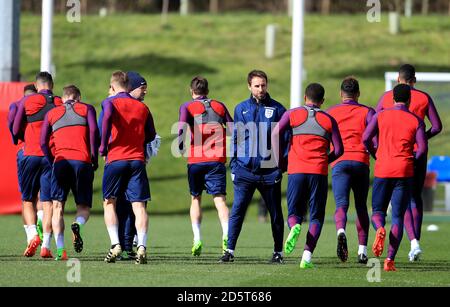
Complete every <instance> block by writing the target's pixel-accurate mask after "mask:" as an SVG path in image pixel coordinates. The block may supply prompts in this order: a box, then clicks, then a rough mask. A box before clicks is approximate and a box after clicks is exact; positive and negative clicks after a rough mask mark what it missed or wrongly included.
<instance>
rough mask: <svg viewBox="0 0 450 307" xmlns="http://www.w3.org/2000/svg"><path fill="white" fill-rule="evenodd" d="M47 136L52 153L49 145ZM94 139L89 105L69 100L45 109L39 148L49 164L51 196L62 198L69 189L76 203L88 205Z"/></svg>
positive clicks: (94, 161)
mask: <svg viewBox="0 0 450 307" xmlns="http://www.w3.org/2000/svg"><path fill="white" fill-rule="evenodd" d="M50 138H52V140H53V146H54V150H53V151H54V153H52V152H51V150H50V147H49V142H50ZM98 143H99V132H98V127H97V122H96V112H95V109H94V107H92V106H91V105H88V104H85V103H82V102H76V101H72V100H71V101H66V102H65V103H64V104H63V105H62V106H59V107H56V108H54V109H52V110H51V111H49V112H48V113H47V115H46V116H45V119H44V123H43V125H42V132H41V149H42V151H43V152H44V154H45V156H46V157H47V159H48V160H49V162H50V163H51V164H52V165H53V172H52V179H51V182H52V190H51V195H52V200H56V201H60V202H66V201H67V196H68V194H69V191H70V190H72V193H73V195H74V198H75V203H76V204H77V205H84V206H88V207H90V208H92V194H93V182H94V168H95V169H96V168H97V165H98V154H97V152H98Z"/></svg>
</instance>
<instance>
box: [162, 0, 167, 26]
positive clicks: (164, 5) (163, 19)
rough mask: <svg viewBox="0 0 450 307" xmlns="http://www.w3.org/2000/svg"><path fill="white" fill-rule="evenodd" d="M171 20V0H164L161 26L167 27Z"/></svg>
mask: <svg viewBox="0 0 450 307" xmlns="http://www.w3.org/2000/svg"><path fill="white" fill-rule="evenodd" d="M168 19H169V0H163V3H162V11H161V24H162V25H163V26H166V25H167V23H168V21H169V20H168Z"/></svg>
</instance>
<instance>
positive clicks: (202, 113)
mask: <svg viewBox="0 0 450 307" xmlns="http://www.w3.org/2000/svg"><path fill="white" fill-rule="evenodd" d="M232 122H233V118H232V117H231V115H230V113H229V112H228V110H227V108H226V107H225V105H224V104H223V103H221V102H218V101H215V100H211V99H208V97H200V98H198V99H196V100H194V101H190V102H187V103H185V104H183V105H182V106H181V107H180V116H179V144H180V149H181V150H182V151H184V140H183V138H184V136H185V133H186V132H187V128H188V127H189V129H190V132H191V142H190V145H191V146H190V152H189V155H188V181H189V189H190V193H191V195H192V196H194V197H198V196H201V195H202V193H203V191H204V190H205V189H206V192H207V193H208V194H210V195H226V191H227V179H226V173H227V171H226V167H225V163H226V160H227V158H226V136H227V135H226V131H225V128H224V126H226V125H227V123H232Z"/></svg>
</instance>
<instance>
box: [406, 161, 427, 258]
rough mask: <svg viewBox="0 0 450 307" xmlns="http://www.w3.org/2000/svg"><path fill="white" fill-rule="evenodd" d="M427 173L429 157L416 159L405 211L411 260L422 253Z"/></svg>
mask: <svg viewBox="0 0 450 307" xmlns="http://www.w3.org/2000/svg"><path fill="white" fill-rule="evenodd" d="M426 173H427V157H426V156H424V157H422V158H421V159H420V160H418V161H414V179H413V183H412V192H411V193H412V194H411V196H412V197H411V201H410V203H409V205H408V208H407V210H406V213H405V220H404V222H405V229H406V233H407V234H408V238H409V240H410V241H411V250H410V252H409V254H408V256H409V260H410V261H416V260H418V259H419V258H420V255H421V254H422V249H421V248H420V239H421V235H422V221H423V200H422V191H423V186H424V183H425V177H426Z"/></svg>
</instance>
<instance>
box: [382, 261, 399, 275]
mask: <svg viewBox="0 0 450 307" xmlns="http://www.w3.org/2000/svg"><path fill="white" fill-rule="evenodd" d="M384 270H385V271H386V272H395V271H397V269H396V268H395V263H394V260H391V259H389V258H387V259H386V260H384Z"/></svg>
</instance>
